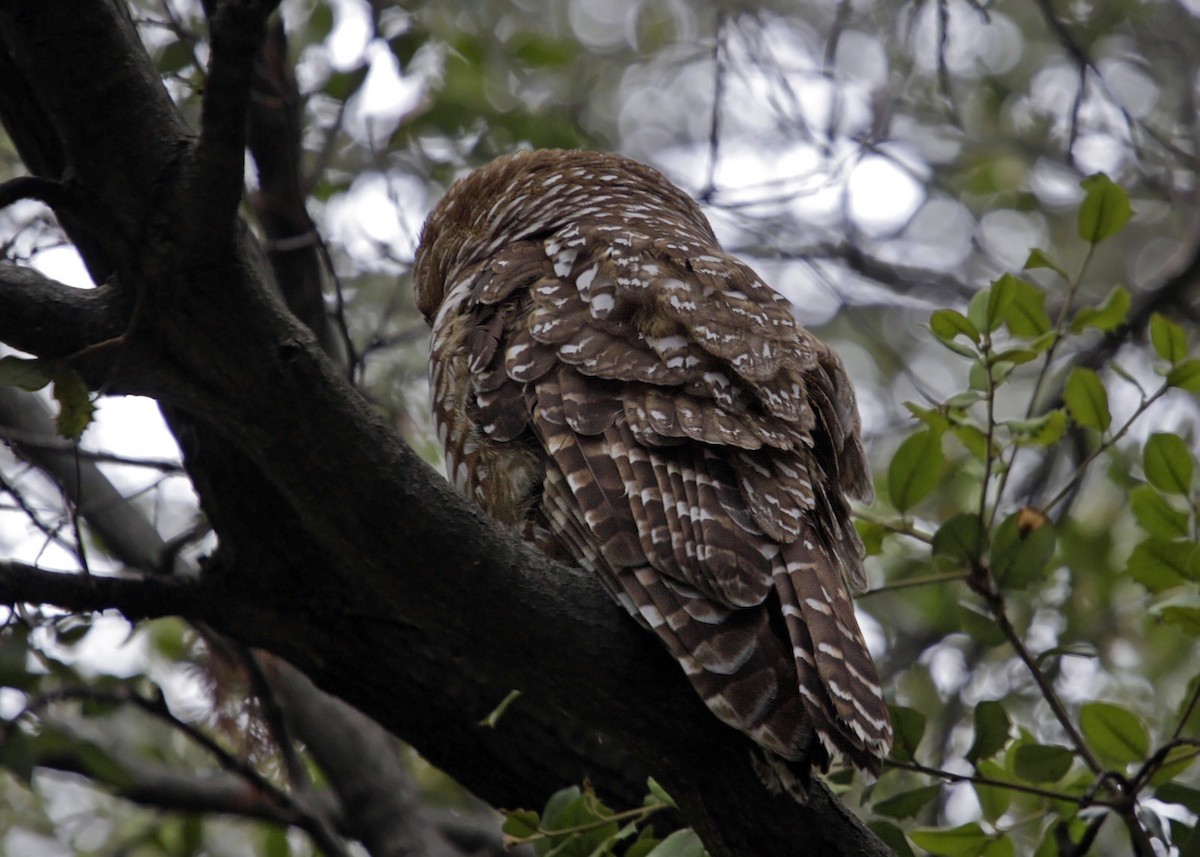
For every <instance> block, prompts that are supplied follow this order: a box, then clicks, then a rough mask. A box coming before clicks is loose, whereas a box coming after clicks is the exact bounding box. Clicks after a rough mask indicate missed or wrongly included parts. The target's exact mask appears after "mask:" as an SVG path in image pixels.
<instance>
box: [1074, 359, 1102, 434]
mask: <svg viewBox="0 0 1200 857" xmlns="http://www.w3.org/2000/svg"><path fill="white" fill-rule="evenodd" d="M1063 401H1064V402H1066V404H1067V411H1068V412H1069V413H1070V414H1071V417H1072V418H1073V419H1074V420H1075V422H1077V423H1078V424H1079V425H1081V426H1083V427H1084V428H1094V429H1098V430H1100V431H1105V430H1106V429H1107V428H1108V426H1109V424H1110V423H1111V422H1112V415H1111V414H1109V412H1108V391H1106V390H1105V389H1104V384H1102V383H1101V382H1100V376H1098V375H1097V374H1096V373H1095V372H1093V371H1092V370H1091V369H1085V368H1084V367H1082V366H1076V367H1075V368H1074V369H1072V370H1071V375H1070V377H1068V378H1067V386H1066V388H1065V389H1064V390H1063Z"/></svg>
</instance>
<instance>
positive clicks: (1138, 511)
mask: <svg viewBox="0 0 1200 857" xmlns="http://www.w3.org/2000/svg"><path fill="white" fill-rule="evenodd" d="M1129 506H1130V508H1131V509H1132V510H1133V517H1134V518H1135V519H1137V522H1138V526H1140V527H1141V528H1142V529H1143V530H1145V531H1146V532H1147V533H1149V534H1150V535H1152V536H1161V537H1162V538H1164V539H1178V538H1184V537H1186V536H1187V534H1188V514H1187V513H1186V512H1183V511H1181V510H1179V509H1176V508H1175V507H1174V506H1172V505H1171V503H1170V502H1169V501H1168V500H1167V498H1166V497H1164V496H1163V495H1162V494H1160V493H1159V492H1158V491H1157V490H1156V489H1155V488H1154V487H1153V486H1151V485H1139V486H1138V487H1137V488H1134V489H1133V491H1131V492H1130V494H1129Z"/></svg>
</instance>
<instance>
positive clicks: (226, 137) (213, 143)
mask: <svg viewBox="0 0 1200 857" xmlns="http://www.w3.org/2000/svg"><path fill="white" fill-rule="evenodd" d="M277 4H278V0H275V2H258V0H222V2H219V3H217V6H216V11H215V12H214V14H213V15H212V17H211V18H210V25H211V31H212V34H211V39H210V42H211V45H210V50H211V57H210V59H209V64H208V77H207V81H206V82H205V85H204V99H203V102H202V104H201V110H200V137H199V139H198V140H197V141H196V147H195V150H194V152H193V159H194V167H195V172H194V174H193V175H192V176H191V177H190V181H189V182H188V201H187V207H188V212H189V215H190V216H192V217H194V218H195V219H196V222H199V223H204V224H205V225H206V228H205V229H200V230H195V236H196V237H197V238H198V239H202V240H203V239H210V240H212V241H214V242H217V243H215V244H214V245H213V247H212V249H219V248H220V247H221V245H222V244H225V245H228V243H230V242H232V240H233V235H234V231H233V228H232V227H233V224H234V220H235V218H236V217H237V209H238V205H239V204H240V203H241V199H242V188H243V169H242V167H243V162H244V158H245V151H246V113H247V111H248V109H249V104H250V87H251V84H252V82H253V77H254V63H255V60H256V59H257V56H258V50H259V47H260V46H261V45H262V42H263V39H264V38H265V36H266V22H267V17H268V16H269V15H270V14H271V12H272V11H273V9H274V7H275V6H276V5H277Z"/></svg>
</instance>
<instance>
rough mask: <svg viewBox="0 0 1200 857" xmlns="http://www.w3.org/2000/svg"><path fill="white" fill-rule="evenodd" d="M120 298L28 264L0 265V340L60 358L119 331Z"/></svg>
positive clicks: (113, 292) (110, 291) (106, 289)
mask: <svg viewBox="0 0 1200 857" xmlns="http://www.w3.org/2000/svg"><path fill="white" fill-rule="evenodd" d="M122 309H123V307H122V300H121V297H120V295H118V294H117V293H116V290H115V289H113V288H110V287H108V286H99V287H97V288H94V289H76V288H73V287H71V286H68V285H66V284H65V283H60V282H58V281H57V280H53V279H51V278H49V277H47V276H45V275H43V274H40V273H38V272H37V271H35V270H33V269H32V268H22V267H19V266H17V265H11V264H5V263H0V341H3V342H4V343H6V344H7V345H11V346H12V347H14V348H19V349H21V350H22V351H28V352H29V353H31V354H37V355H39V356H44V357H65V356H67V355H69V354H74V353H76V352H79V351H81V350H83V349H84V348H86V347H87V346H89V345H91V344H92V343H95V342H102V341H104V340H105V339H110V338H111V337H114V336H117V335H119V334H120V333H121V331H122V330H123V329H124V326H125V322H124V313H123V311H122Z"/></svg>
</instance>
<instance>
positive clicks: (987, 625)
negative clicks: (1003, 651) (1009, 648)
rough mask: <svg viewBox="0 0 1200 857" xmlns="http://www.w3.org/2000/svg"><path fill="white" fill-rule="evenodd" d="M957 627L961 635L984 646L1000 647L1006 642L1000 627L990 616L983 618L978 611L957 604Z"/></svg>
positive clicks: (1006, 639)
mask: <svg viewBox="0 0 1200 857" xmlns="http://www.w3.org/2000/svg"><path fill="white" fill-rule="evenodd" d="M956 615H957V616H958V624H959V627H961V628H962V630H963V633H964V634H966V635H967V636H968V637H970V638H971V639H972V640H974V641H975V642H977V643H980V644H981V645H984V646H1000V645H1003V644H1004V643H1006V642H1007V641H1008V638H1007V637H1005V636H1004V632H1003V631H1001V630H1000V626H999V625H997V624H996V621H995V620H994V619H993V618H992V617H991V616H985V615H984V614H983V613H980V612H979V611H978V610H975V609H974V608H972V607H968V606H967V605H965V604H959V605H958V606H957V608H956Z"/></svg>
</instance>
